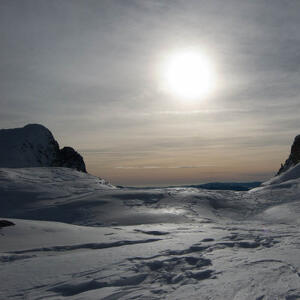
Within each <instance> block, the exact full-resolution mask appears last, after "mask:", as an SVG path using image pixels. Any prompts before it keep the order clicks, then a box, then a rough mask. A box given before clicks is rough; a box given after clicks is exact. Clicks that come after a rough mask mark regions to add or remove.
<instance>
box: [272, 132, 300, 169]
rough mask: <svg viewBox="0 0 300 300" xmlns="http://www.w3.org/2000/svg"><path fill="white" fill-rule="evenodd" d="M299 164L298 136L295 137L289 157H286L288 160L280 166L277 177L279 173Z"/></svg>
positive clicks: (299, 148)
mask: <svg viewBox="0 0 300 300" xmlns="http://www.w3.org/2000/svg"><path fill="white" fill-rule="evenodd" d="M299 162H300V135H297V136H296V137H295V140H294V143H293V145H292V147H291V153H290V156H289V157H288V159H287V160H286V161H285V163H284V164H281V167H280V169H279V171H278V173H277V175H280V174H281V173H283V172H285V171H287V170H288V169H290V168H291V167H293V166H295V165H296V164H298V163H299Z"/></svg>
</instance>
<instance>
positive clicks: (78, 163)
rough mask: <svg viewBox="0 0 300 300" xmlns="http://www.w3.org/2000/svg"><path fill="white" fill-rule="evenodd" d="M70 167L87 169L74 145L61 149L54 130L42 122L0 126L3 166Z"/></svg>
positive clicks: (83, 170) (0, 156)
mask: <svg viewBox="0 0 300 300" xmlns="http://www.w3.org/2000/svg"><path fill="white" fill-rule="evenodd" d="M54 166H55V167H66V168H71V169H76V170H78V171H82V172H86V167H85V164H84V161H83V158H82V156H81V155H80V154H79V153H77V152H76V151H75V150H74V149H73V148H70V147H65V148H63V149H59V145H58V143H57V141H56V140H55V139H54V137H53V135H52V133H51V132H50V130H48V129H47V128H46V127H44V126H42V125H39V124H29V125H26V126H24V127H23V128H14V129H2V130H0V168H28V167H54Z"/></svg>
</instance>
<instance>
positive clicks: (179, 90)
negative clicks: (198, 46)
mask: <svg viewBox="0 0 300 300" xmlns="http://www.w3.org/2000/svg"><path fill="white" fill-rule="evenodd" d="M163 72H164V82H165V85H166V89H167V91H168V92H171V93H172V94H174V95H176V96H178V97H180V98H183V99H200V98H203V97H205V96H208V95H209V94H210V93H211V92H212V91H213V89H214V87H215V74H214V68H213V65H212V63H211V62H210V60H209V59H208V57H206V56H205V55H203V54H201V53H198V52H196V51H183V52H179V53H176V54H173V55H171V56H170V57H169V58H168V59H167V61H166V64H165V66H164V71H163Z"/></svg>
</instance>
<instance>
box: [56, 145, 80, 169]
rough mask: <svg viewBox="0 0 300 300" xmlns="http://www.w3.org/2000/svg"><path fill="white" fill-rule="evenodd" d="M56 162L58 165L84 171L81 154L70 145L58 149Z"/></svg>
mask: <svg viewBox="0 0 300 300" xmlns="http://www.w3.org/2000/svg"><path fill="white" fill-rule="evenodd" d="M56 163H57V165H58V166H60V167H66V168H71V169H76V170H79V171H82V172H86V168H85V163H84V161H83V158H82V156H81V155H80V154H79V153H78V152H76V151H75V150H74V149H73V148H71V147H64V148H62V149H61V150H60V152H59V157H58V161H57V162H56Z"/></svg>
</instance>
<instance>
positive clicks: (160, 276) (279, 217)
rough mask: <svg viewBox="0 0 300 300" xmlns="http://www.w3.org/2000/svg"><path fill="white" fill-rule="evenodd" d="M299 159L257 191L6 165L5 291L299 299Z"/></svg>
mask: <svg viewBox="0 0 300 300" xmlns="http://www.w3.org/2000/svg"><path fill="white" fill-rule="evenodd" d="M295 168H297V166H296V167H295ZM295 168H293V169H290V170H289V171H287V172H286V173H284V174H282V175H281V176H285V177H280V176H279V177H277V178H276V180H275V181H270V182H267V183H265V184H264V185H262V186H261V187H259V188H256V189H253V190H251V191H249V192H238V191H210V190H202V189H196V188H157V189H127V188H123V189H118V188H115V187H114V186H111V185H109V184H107V183H105V182H104V181H103V180H100V179H99V178H97V177H94V176H91V175H88V174H85V173H82V172H77V171H74V170H70V169H65V168H33V169H1V170H0V211H1V213H0V217H1V218H0V219H1V220H3V221H6V222H11V223H13V224H14V226H5V227H2V228H0V282H2V284H1V289H0V299H76V300H79V299H84V300H86V299H87V300H89V299H95V300H96V299H97V300H99V299H106V300H109V299H110V300H111V299H122V300H125V299H128V300H129V299H139V300H140V299H141V300H146V299H170V300H174V299H190V300H193V299H195V300H196V299H222V300H223V299H225V300H227V299H235V300H238V299H245V300H250V299H251V300H252V299H256V300H258V299H260V300H273V299H289V300H291V299H300V259H299V257H300V230H299V224H300V222H299V219H300V218H299V215H300V197H299V196H300V190H299V189H300V179H299V178H298V177H297V176H294V175H293V173H292V172H296V171H297V169H295ZM20 218H21V219H28V220H21V219H20ZM33 219H35V221H34V220H33ZM39 220H47V221H39ZM53 221H60V222H64V223H60V222H53ZM66 223H72V224H66ZM83 225H84V226H83Z"/></svg>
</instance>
